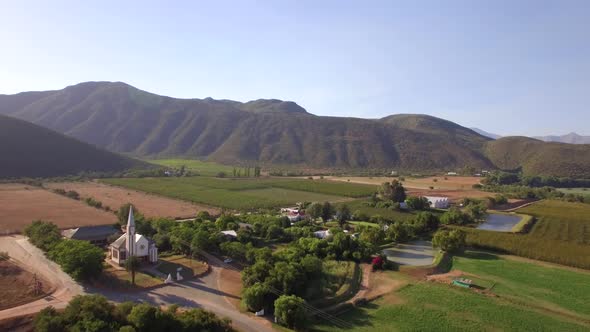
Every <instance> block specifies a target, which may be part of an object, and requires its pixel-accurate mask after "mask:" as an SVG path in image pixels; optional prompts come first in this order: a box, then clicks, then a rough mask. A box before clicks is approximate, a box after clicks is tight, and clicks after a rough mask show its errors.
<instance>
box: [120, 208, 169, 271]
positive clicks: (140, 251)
mask: <svg viewBox="0 0 590 332" xmlns="http://www.w3.org/2000/svg"><path fill="white" fill-rule="evenodd" d="M109 251H110V252H111V260H112V261H113V262H115V263H117V264H119V265H123V264H124V263H125V261H126V260H127V257H131V256H135V257H138V258H139V259H141V260H145V261H148V262H150V263H156V262H157V261H158V248H156V244H155V242H154V241H152V240H151V239H148V238H147V237H145V236H143V235H141V234H136V233H135V218H134V217H133V207H129V218H128V219H127V230H126V232H125V234H123V235H121V236H120V237H119V238H118V239H117V240H115V242H113V243H111V245H110V246H109Z"/></svg>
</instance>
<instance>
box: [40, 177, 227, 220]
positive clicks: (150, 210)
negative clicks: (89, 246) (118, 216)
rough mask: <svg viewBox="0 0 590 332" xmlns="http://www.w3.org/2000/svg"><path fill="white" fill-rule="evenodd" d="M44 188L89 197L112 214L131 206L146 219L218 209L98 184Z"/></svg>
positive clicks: (217, 211) (176, 216) (185, 216)
mask: <svg viewBox="0 0 590 332" xmlns="http://www.w3.org/2000/svg"><path fill="white" fill-rule="evenodd" d="M45 186H46V187H47V188H51V189H64V190H66V191H68V190H74V191H76V192H78V193H79V194H80V196H81V197H82V198H87V197H92V198H94V199H96V200H98V201H100V202H102V205H103V206H108V207H109V208H111V210H114V211H116V210H117V209H119V207H120V206H121V205H123V204H126V203H132V204H133V205H134V206H135V207H137V208H138V209H139V211H141V213H142V214H143V215H145V216H146V217H149V218H156V217H169V218H190V217H194V216H196V215H197V213H198V212H199V211H207V212H209V213H210V214H218V213H219V209H216V208H212V207H206V206H203V205H197V204H192V203H190V202H186V201H182V200H178V199H172V198H167V197H163V196H158V195H155V194H149V193H145V192H141V191H137V190H132V189H126V188H122V187H116V186H111V185H108V184H104V183H98V182H61V183H47V184H45Z"/></svg>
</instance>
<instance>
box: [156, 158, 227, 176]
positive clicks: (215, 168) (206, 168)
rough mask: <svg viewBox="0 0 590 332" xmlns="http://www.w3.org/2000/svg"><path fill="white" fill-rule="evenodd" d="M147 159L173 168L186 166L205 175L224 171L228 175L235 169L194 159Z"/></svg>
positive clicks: (213, 174)
mask: <svg viewBox="0 0 590 332" xmlns="http://www.w3.org/2000/svg"><path fill="white" fill-rule="evenodd" d="M146 161H147V162H150V163H152V164H156V165H160V166H166V167H171V168H180V167H182V166H184V167H186V169H187V170H189V171H192V172H196V173H198V174H199V175H204V176H215V175H217V173H219V172H224V173H226V174H227V175H231V174H233V170H234V168H233V167H232V166H227V165H222V164H218V163H214V162H210V161H201V160H194V159H151V160H146Z"/></svg>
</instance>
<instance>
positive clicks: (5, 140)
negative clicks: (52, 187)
mask: <svg viewBox="0 0 590 332" xmlns="http://www.w3.org/2000/svg"><path fill="white" fill-rule="evenodd" d="M145 166H146V164H145V163H143V162H140V161H138V160H135V159H131V158H127V157H123V156H120V155H118V154H115V153H112V152H108V151H104V150H101V149H99V148H97V147H95V146H93V145H90V144H87V143H83V142H80V141H78V140H76V139H74V138H71V137H67V136H64V135H62V134H59V133H56V132H54V131H52V130H49V129H47V128H43V127H40V126H37V125H34V124H32V123H29V122H26V121H23V120H19V119H15V118H11V117H8V116H3V115H0V178H20V177H53V176H62V175H72V174H78V173H80V172H119V171H124V170H127V169H130V168H143V167H145Z"/></svg>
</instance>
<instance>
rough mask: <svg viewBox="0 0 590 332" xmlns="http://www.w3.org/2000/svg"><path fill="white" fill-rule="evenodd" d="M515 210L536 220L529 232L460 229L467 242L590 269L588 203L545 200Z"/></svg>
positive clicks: (481, 246)
mask: <svg viewBox="0 0 590 332" xmlns="http://www.w3.org/2000/svg"><path fill="white" fill-rule="evenodd" d="M518 212H519V213H526V214H528V215H532V216H534V217H535V218H536V219H537V221H536V222H535V224H534V226H533V227H532V229H531V230H530V232H529V233H528V234H507V233H501V232H490V231H483V230H475V229H470V228H463V229H464V230H465V231H466V232H467V242H468V244H469V245H471V246H475V247H479V248H484V249H491V250H498V251H503V252H507V253H511V254H515V255H518V256H523V257H528V258H533V259H539V260H544V261H548V262H553V263H558V264H564V265H570V266H575V267H581V268H586V269H590V218H589V217H588V216H590V204H583V203H569V202H564V201H553V200H545V201H542V202H539V203H535V204H532V205H530V206H528V207H526V208H523V209H519V210H518Z"/></svg>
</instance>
